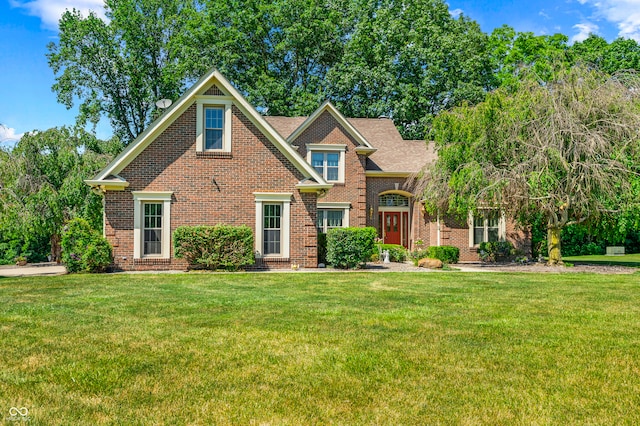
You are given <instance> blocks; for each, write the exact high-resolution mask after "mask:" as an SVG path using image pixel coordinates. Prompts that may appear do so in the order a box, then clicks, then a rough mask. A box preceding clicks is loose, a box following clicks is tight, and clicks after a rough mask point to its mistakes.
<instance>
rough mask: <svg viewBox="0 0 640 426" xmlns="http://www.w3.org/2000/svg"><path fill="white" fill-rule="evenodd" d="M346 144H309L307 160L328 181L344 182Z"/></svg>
mask: <svg viewBox="0 0 640 426" xmlns="http://www.w3.org/2000/svg"><path fill="white" fill-rule="evenodd" d="M346 149H347V146H346V145H328V144H307V161H308V162H309V164H311V166H312V167H313V168H314V169H315V170H316V171H317V172H318V174H319V175H320V176H322V177H323V178H324V179H325V180H326V181H327V182H338V183H343V182H344V153H345V151H346Z"/></svg>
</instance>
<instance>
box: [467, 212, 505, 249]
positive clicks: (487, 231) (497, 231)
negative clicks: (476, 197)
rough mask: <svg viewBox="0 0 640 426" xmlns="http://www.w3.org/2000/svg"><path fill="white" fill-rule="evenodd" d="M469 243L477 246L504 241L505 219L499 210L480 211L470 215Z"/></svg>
mask: <svg viewBox="0 0 640 426" xmlns="http://www.w3.org/2000/svg"><path fill="white" fill-rule="evenodd" d="M469 222H470V223H469V228H470V229H469V231H470V232H469V236H470V238H469V240H470V241H469V242H470V245H471V246H477V245H479V244H480V243H483V242H493V241H499V240H504V238H505V234H506V229H505V220H504V217H503V216H502V215H501V213H500V212H499V211H498V210H490V209H487V210H479V211H478V212H476V213H475V214H473V213H470V220H469Z"/></svg>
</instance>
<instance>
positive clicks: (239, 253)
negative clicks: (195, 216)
mask: <svg viewBox="0 0 640 426" xmlns="http://www.w3.org/2000/svg"><path fill="white" fill-rule="evenodd" d="M173 248H174V253H175V256H176V257H178V258H184V259H186V260H187V262H189V265H190V266H191V267H196V268H198V267H199V268H205V269H224V270H227V271H237V270H239V269H241V268H243V267H245V266H249V265H253V264H254V263H255V257H254V254H253V231H252V230H251V228H249V227H248V226H245V225H242V226H231V225H215V226H180V227H178V228H177V229H176V230H175V232H174V233H173Z"/></svg>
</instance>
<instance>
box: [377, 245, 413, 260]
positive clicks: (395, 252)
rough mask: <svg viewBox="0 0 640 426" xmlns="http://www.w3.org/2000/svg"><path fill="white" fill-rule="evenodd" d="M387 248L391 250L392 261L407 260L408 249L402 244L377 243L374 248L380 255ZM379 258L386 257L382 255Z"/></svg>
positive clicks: (390, 257)
mask: <svg viewBox="0 0 640 426" xmlns="http://www.w3.org/2000/svg"><path fill="white" fill-rule="evenodd" d="M385 250H389V260H390V261H392V262H404V261H405V260H407V249H406V248H404V247H403V246H401V245H400V244H376V245H375V247H374V248H373V253H374V254H377V255H378V256H379V255H380V253H383V252H384V251H385ZM379 259H384V257H380V256H379Z"/></svg>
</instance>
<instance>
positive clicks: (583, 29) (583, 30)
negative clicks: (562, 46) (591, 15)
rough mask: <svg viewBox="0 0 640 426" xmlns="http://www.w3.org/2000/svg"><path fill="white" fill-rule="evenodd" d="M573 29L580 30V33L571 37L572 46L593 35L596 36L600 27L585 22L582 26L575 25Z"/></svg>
mask: <svg viewBox="0 0 640 426" xmlns="http://www.w3.org/2000/svg"><path fill="white" fill-rule="evenodd" d="M573 28H574V29H576V30H578V33H577V34H574V35H573V37H571V40H570V42H571V44H573V43H577V42H580V41H584V40H586V39H587V37H589V34H591V33H593V34H596V33H597V32H598V28H599V27H598V26H597V25H596V24H593V23H591V22H583V23H582V24H576V25H574V26H573Z"/></svg>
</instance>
